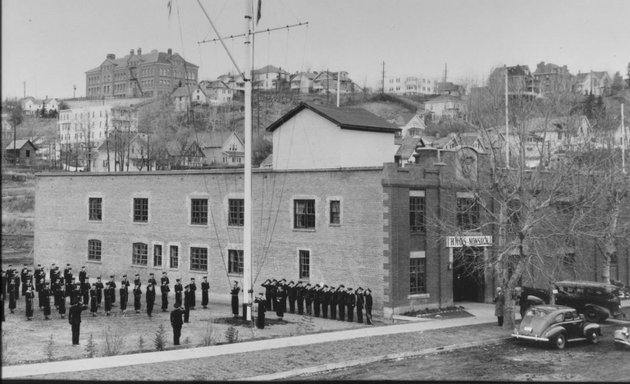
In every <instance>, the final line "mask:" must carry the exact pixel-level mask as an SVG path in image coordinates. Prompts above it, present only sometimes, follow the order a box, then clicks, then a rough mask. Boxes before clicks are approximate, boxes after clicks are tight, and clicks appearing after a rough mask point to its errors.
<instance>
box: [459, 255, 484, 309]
mask: <svg viewBox="0 0 630 384" xmlns="http://www.w3.org/2000/svg"><path fill="white" fill-rule="evenodd" d="M484 265H485V262H484V257H483V248H480V247H464V248H454V249H453V301H473V302H478V303H482V302H483V301H484V273H483V271H484Z"/></svg>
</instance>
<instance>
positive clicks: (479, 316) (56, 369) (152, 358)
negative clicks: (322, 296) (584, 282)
mask: <svg viewBox="0 0 630 384" xmlns="http://www.w3.org/2000/svg"><path fill="white" fill-rule="evenodd" d="M464 307H465V308H466V311H467V312H469V313H470V314H472V315H473V317H462V318H453V319H441V320H425V321H418V322H409V323H402V324H394V325H384V326H376V327H365V328H360V329H352V330H345V331H336V332H326V333H317V334H310V335H302V336H293V337H283V338H275V339H266V340H257V341H250V342H242V343H235V344H224V345H216V346H209V347H199V348H189V349H177V350H169V351H163V352H148V353H139V354H131V355H119V356H110V357H97V358H91V359H81V360H67V361H58V362H49V363H39V364H25V365H14V366H6V367H3V368H2V378H3V379H9V378H20V377H27V376H33V375H46V374H54V373H64V372H78V371H87V370H93V369H103V368H114V367H124V366H132V365H139V364H149V363H164V362H169V361H179V360H187V359H198V358H205V357H213V356H221V355H229V354H234V353H244V352H254V351H261V350H269V349H276V348H285V347H295V346H304V345H310V344H319V343H326V342H331V341H340V340H348V339H356V338H362V337H370V336H383V335H392V334H399V333H407V332H419V331H426V330H431V329H444V328H451V327H459V326H464V325H472V324H484V323H490V322H494V321H496V318H495V317H494V306H493V305H492V304H482V303H465V304H464ZM78 348H80V347H78Z"/></svg>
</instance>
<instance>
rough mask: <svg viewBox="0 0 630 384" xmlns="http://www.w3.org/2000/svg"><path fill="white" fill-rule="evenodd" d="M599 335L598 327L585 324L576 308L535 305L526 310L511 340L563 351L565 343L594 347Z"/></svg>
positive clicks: (600, 333) (600, 332) (594, 324)
mask: <svg viewBox="0 0 630 384" xmlns="http://www.w3.org/2000/svg"><path fill="white" fill-rule="evenodd" d="M601 335H602V331H601V328H600V326H599V324H596V323H590V322H587V321H586V320H585V319H584V316H583V315H580V314H578V313H577V311H576V310H575V308H571V307H566V306H562V305H537V306H534V307H531V308H529V309H528V310H527V312H526V313H525V317H523V320H522V321H521V324H520V326H519V328H518V329H514V333H513V334H512V337H514V338H516V339H517V340H525V341H533V342H541V343H545V344H548V345H551V346H553V347H556V348H558V349H564V347H565V346H566V343H567V342H573V341H580V340H588V341H590V342H591V343H593V344H595V343H597V342H598V341H599V337H600V336H601Z"/></svg>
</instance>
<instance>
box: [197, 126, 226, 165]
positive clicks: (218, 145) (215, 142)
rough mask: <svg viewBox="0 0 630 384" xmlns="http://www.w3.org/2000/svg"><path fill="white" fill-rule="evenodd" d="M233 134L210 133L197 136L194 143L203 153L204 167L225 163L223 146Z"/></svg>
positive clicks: (223, 132)
mask: <svg viewBox="0 0 630 384" xmlns="http://www.w3.org/2000/svg"><path fill="white" fill-rule="evenodd" d="M231 135H232V132H228V131H209V132H203V133H199V134H197V135H195V136H194V137H193V139H192V140H193V141H192V142H191V145H192V144H193V142H194V143H195V144H196V145H197V147H198V148H199V149H200V150H201V152H202V153H203V155H204V156H203V165H217V164H222V163H223V162H224V161H223V159H224V157H225V155H224V153H223V146H224V144H225V142H226V141H227V140H228V138H229V137H230V136H231Z"/></svg>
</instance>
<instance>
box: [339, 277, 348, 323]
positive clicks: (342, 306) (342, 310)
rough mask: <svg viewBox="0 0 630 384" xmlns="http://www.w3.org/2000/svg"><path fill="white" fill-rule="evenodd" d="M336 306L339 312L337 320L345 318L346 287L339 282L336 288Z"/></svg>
mask: <svg viewBox="0 0 630 384" xmlns="http://www.w3.org/2000/svg"><path fill="white" fill-rule="evenodd" d="M337 306H338V312H339V320H340V321H345V320H346V287H345V286H344V285H343V284H341V285H339V288H337Z"/></svg>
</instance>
